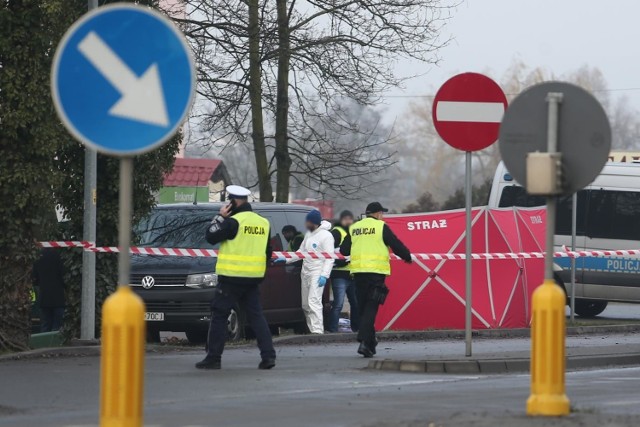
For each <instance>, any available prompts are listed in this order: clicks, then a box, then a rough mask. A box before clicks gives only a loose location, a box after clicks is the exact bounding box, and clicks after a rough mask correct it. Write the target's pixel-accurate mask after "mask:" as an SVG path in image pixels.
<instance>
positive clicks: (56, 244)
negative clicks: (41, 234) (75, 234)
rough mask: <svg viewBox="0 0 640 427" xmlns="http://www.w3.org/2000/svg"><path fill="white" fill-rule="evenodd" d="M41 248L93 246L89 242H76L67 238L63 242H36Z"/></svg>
mask: <svg viewBox="0 0 640 427" xmlns="http://www.w3.org/2000/svg"><path fill="white" fill-rule="evenodd" d="M38 244H39V245H40V246H42V247H43V248H90V247H92V246H93V243H91V242H78V241H74V240H68V241H63V242H38Z"/></svg>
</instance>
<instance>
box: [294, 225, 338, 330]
mask: <svg viewBox="0 0 640 427" xmlns="http://www.w3.org/2000/svg"><path fill="white" fill-rule="evenodd" d="M329 230H331V223H329V222H328V221H322V222H321V223H320V227H318V228H316V229H315V230H314V231H307V233H306V234H305V236H304V240H303V241H302V244H301V245H300V249H299V250H300V251H301V252H314V251H315V252H331V253H333V252H334V251H335V248H334V240H333V235H332V234H331V232H330V231H329ZM332 268H333V259H331V258H329V259H305V260H304V261H303V262H302V274H301V278H302V310H303V311H304V314H305V317H306V318H307V326H308V327H309V331H311V333H312V334H322V333H324V322H323V318H322V308H323V307H322V294H323V293H324V287H320V286H318V279H320V276H324V277H326V278H327V280H328V279H329V276H330V275H331V269H332ZM325 286H328V282H327V285H325Z"/></svg>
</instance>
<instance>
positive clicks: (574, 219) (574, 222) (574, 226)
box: [571, 193, 578, 322]
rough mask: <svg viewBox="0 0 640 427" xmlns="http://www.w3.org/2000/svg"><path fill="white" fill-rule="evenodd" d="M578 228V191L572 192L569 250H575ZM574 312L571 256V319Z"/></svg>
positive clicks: (573, 272) (574, 290)
mask: <svg viewBox="0 0 640 427" xmlns="http://www.w3.org/2000/svg"><path fill="white" fill-rule="evenodd" d="M577 230H578V193H573V198H572V208H571V250H572V251H574V252H575V250H576V235H577ZM575 313H576V259H575V258H571V321H572V322H573V321H574V319H575Z"/></svg>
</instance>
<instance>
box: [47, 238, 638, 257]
mask: <svg viewBox="0 0 640 427" xmlns="http://www.w3.org/2000/svg"><path fill="white" fill-rule="evenodd" d="M40 246H42V247H45V248H83V249H84V250H85V251H92V252H97V253H117V252H120V250H119V249H118V248H117V247H115V246H94V244H93V243H92V242H79V241H63V242H40ZM130 252H131V253H132V254H138V255H156V256H179V257H211V258H215V257H217V256H218V251H216V250H213V249H182V248H143V247H132V248H130ZM637 255H640V249H626V250H616V251H570V250H567V249H566V248H565V250H564V251H561V252H554V254H553V256H554V257H555V258H579V257H608V256H637ZM412 256H413V259H415V260H423V261H431V260H435V261H443V260H451V261H457V260H464V259H466V256H465V254H462V253H443V254H435V253H431V254H413V255H412ZM544 256H545V253H544V252H505V253H492V252H489V253H476V254H472V255H471V258H472V259H475V260H486V259H541V258H544ZM273 258H287V259H293V260H298V259H328V258H333V259H345V256H344V255H342V254H340V253H330V252H282V251H274V252H273ZM391 259H392V260H400V259H401V258H400V257H398V256H396V255H393V254H391Z"/></svg>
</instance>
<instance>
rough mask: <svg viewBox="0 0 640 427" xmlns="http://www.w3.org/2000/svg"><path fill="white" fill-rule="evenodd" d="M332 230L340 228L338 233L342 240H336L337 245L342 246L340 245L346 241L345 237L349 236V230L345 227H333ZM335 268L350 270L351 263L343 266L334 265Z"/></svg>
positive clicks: (336, 269)
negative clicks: (345, 229)
mask: <svg viewBox="0 0 640 427" xmlns="http://www.w3.org/2000/svg"><path fill="white" fill-rule="evenodd" d="M332 230H338V233H339V234H340V241H339V242H336V245H337V246H338V247H340V245H341V244H342V242H343V241H344V238H345V237H347V232H346V231H344V228H342V227H333V228H332ZM333 270H334V271H350V268H349V264H347V265H345V266H342V267H333Z"/></svg>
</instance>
